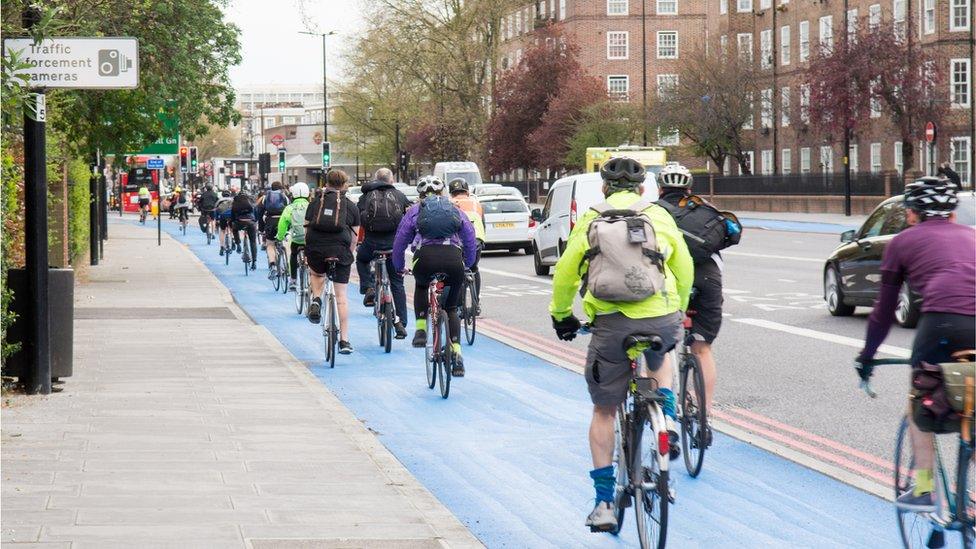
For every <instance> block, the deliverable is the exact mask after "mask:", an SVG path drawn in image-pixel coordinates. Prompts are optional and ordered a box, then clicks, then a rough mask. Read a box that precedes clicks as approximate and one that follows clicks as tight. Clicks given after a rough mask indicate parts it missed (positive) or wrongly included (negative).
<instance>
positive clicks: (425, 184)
mask: <svg viewBox="0 0 976 549" xmlns="http://www.w3.org/2000/svg"><path fill="white" fill-rule="evenodd" d="M417 192H419V193H420V196H422V197H423V196H427V195H429V194H441V193H442V192H444V182H443V181H441V180H440V178H438V177H435V176H433V175H428V176H426V177H421V178H420V181H418V182H417Z"/></svg>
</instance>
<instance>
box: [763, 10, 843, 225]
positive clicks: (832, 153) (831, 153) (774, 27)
mask: <svg viewBox="0 0 976 549" xmlns="http://www.w3.org/2000/svg"><path fill="white" fill-rule="evenodd" d="M847 6H848V0H844V29H843V32H844V53H845V54H846V53H847V52H848V51H849V49H850V41H851V32H850V25H851V23H850V20H849V19H848V18H849V17H850V11H849V10H848V9H847ZM774 28H775V27H774ZM844 97H845V101H844V116H845V120H844V215H846V216H850V215H851V129H850V123H849V122H848V121H847V118H849V117H848V112H847V110H848V109H849V108H850V106H849V105H848V103H847V99H848V96H847V95H845V96H844ZM831 154H833V153H831Z"/></svg>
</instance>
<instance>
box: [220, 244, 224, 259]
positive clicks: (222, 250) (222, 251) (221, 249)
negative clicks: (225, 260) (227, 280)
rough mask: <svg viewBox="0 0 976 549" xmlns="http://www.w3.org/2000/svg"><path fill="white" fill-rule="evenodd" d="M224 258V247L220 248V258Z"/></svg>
mask: <svg viewBox="0 0 976 549" xmlns="http://www.w3.org/2000/svg"><path fill="white" fill-rule="evenodd" d="M223 256H224V247H223V246H221V247H220V257H223Z"/></svg>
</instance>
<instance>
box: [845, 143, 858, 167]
mask: <svg viewBox="0 0 976 549" xmlns="http://www.w3.org/2000/svg"><path fill="white" fill-rule="evenodd" d="M849 154H850V156H849V157H848V158H847V161H848V162H849V163H850V165H851V173H857V143H851V152H850V153H849Z"/></svg>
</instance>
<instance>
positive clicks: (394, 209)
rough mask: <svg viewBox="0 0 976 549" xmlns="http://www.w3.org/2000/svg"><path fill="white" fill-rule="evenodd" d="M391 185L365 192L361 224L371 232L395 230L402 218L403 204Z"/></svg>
mask: <svg viewBox="0 0 976 549" xmlns="http://www.w3.org/2000/svg"><path fill="white" fill-rule="evenodd" d="M397 194H398V193H397V191H396V190H395V189H393V188H392V187H387V188H383V189H374V190H372V191H369V192H368V193H366V204H365V206H366V208H365V210H364V211H363V226H364V227H366V230H367V231H369V232H371V233H389V232H393V231H395V230H396V228H397V225H399V224H400V220H401V219H403V204H402V203H401V202H400V197H399V196H397Z"/></svg>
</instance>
